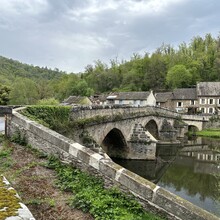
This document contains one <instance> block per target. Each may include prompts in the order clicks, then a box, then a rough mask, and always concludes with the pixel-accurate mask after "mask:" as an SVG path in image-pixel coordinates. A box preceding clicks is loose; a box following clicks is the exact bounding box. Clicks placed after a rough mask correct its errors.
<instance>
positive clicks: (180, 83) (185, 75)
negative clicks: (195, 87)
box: [166, 65, 192, 89]
mask: <svg viewBox="0 0 220 220" xmlns="http://www.w3.org/2000/svg"><path fill="white" fill-rule="evenodd" d="M166 81H167V84H168V85H169V87H170V88H173V89H174V88H186V87H188V86H190V85H191V83H192V75H191V73H190V72H189V70H187V69H186V67H185V66H184V65H175V66H173V67H172V68H171V69H170V70H169V71H168V74H167V76H166Z"/></svg>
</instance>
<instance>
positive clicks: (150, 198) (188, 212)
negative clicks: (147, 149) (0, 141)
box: [8, 112, 219, 220]
mask: <svg viewBox="0 0 220 220" xmlns="http://www.w3.org/2000/svg"><path fill="white" fill-rule="evenodd" d="M8 130H9V134H10V135H11V136H12V135H13V134H15V133H16V132H18V130H19V131H20V132H21V133H22V134H23V135H25V137H26V139H27V141H28V143H29V144H31V145H32V146H33V147H35V148H37V149H39V150H42V151H44V152H46V153H48V154H55V155H58V156H59V157H60V159H61V160H62V161H65V162H67V163H70V164H72V165H73V166H74V167H78V168H80V169H81V170H83V171H86V172H88V173H90V174H92V175H96V176H99V177H101V178H103V180H104V181H105V186H106V187H111V186H113V185H114V186H118V187H119V188H120V189H121V190H122V191H124V192H126V193H130V194H133V195H134V196H135V198H136V199H137V200H138V201H139V202H140V203H141V204H142V206H143V207H144V208H145V209H146V210H150V211H152V212H155V213H158V214H160V215H163V216H167V218H168V219H184V220H185V219H187V220H206V219H209V220H217V219H219V218H217V217H215V216H214V215H212V214H211V213H208V212H206V211H204V210H203V209H201V208H199V207H197V206H195V205H193V204H191V203H190V202H188V201H186V200H184V199H182V198H180V197H178V196H176V195H174V194H172V193H170V192H168V191H166V190H164V189H163V188H161V187H159V186H157V185H155V184H153V183H151V182H150V181H148V180H146V179H144V178H142V177H140V176H138V175H136V174H134V173H132V172H130V171H128V170H126V169H125V168H123V167H121V166H119V165H118V164H116V163H114V162H113V161H112V160H111V159H110V158H108V159H106V158H105V157H104V156H101V155H100V154H98V153H95V152H94V151H92V150H90V149H88V148H86V147H84V146H82V145H80V144H78V143H76V142H74V141H73V140H70V139H68V138H66V137H64V136H62V135H60V134H58V133H56V132H55V131H52V130H50V129H48V128H46V127H44V126H42V125H40V124H37V123H36V122H34V121H31V120H29V119H27V118H26V117H24V116H22V115H21V114H19V113H18V112H13V115H12V117H11V118H10V120H9V124H8Z"/></svg>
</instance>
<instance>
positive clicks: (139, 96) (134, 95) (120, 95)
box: [107, 91, 150, 100]
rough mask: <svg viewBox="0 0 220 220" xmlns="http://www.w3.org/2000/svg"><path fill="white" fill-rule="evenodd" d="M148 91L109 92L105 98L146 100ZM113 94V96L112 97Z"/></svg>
mask: <svg viewBox="0 0 220 220" xmlns="http://www.w3.org/2000/svg"><path fill="white" fill-rule="evenodd" d="M149 95H150V92H149V91H148V92H117V93H111V94H109V96H108V97H107V99H114V100H146V99H147V98H148V96H149ZM114 96H115V97H114Z"/></svg>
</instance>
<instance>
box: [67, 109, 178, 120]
mask: <svg viewBox="0 0 220 220" xmlns="http://www.w3.org/2000/svg"><path fill="white" fill-rule="evenodd" d="M113 115H120V116H121V117H122V119H126V118H134V117H141V116H147V115H156V116H166V117H172V118H175V117H180V114H179V113H176V112H174V111H170V110H168V109H165V108H160V107H155V106H145V107H131V106H90V107H79V108H73V109H72V112H71V119H72V120H77V119H82V118H83V119H85V118H93V117H96V116H100V117H103V116H113Z"/></svg>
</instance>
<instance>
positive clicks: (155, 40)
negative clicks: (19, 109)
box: [0, 0, 220, 73]
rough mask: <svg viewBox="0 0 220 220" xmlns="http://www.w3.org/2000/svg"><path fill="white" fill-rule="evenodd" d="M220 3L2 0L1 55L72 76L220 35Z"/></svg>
mask: <svg viewBox="0 0 220 220" xmlns="http://www.w3.org/2000/svg"><path fill="white" fill-rule="evenodd" d="M219 21H220V0H0V55H2V56H5V57H8V58H12V59H16V60H19V61H21V62H23V63H29V64H33V65H38V66H44V67H45V66H47V67H50V68H55V67H57V68H59V69H60V70H64V71H67V72H75V73H76V72H79V71H84V68H85V66H87V65H88V64H93V63H94V61H95V60H98V59H100V60H101V61H103V62H106V63H108V62H109V60H110V59H115V58H116V57H117V59H118V60H119V61H120V60H122V59H126V60H128V59H129V58H130V57H131V56H132V54H133V53H141V54H144V52H152V51H154V50H155V49H156V48H158V47H160V46H161V44H162V43H166V44H171V45H172V46H177V45H178V44H179V43H182V42H186V43H189V42H190V40H191V39H192V38H193V37H194V36H198V35H199V36H205V34H206V33H211V34H212V36H214V37H217V36H218V35H219V33H220V32H219V31H220V23H219Z"/></svg>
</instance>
